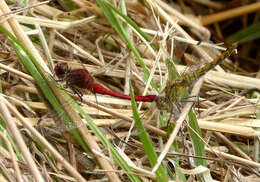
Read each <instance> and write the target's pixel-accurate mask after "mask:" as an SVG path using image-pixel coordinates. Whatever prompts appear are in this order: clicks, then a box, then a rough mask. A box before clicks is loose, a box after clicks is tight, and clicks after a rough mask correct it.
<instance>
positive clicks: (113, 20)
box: [97, 0, 158, 91]
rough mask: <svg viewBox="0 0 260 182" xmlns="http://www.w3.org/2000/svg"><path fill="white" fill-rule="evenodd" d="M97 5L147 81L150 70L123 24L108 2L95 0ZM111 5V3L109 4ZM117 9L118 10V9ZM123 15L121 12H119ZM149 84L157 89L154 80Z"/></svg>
mask: <svg viewBox="0 0 260 182" xmlns="http://www.w3.org/2000/svg"><path fill="white" fill-rule="evenodd" d="M97 3H98V5H99V6H100V8H101V9H102V11H103V13H104V15H105V16H106V18H107V20H108V21H109V22H110V24H111V26H112V27H113V28H114V29H115V30H116V32H117V33H118V34H119V36H120V37H121V38H122V39H123V40H124V41H125V42H126V43H127V45H128V47H129V48H130V50H131V51H132V52H133V54H134V55H135V57H136V59H137V60H138V62H139V64H140V65H141V67H142V68H143V71H144V80H145V82H147V81H148V79H149V76H150V71H149V69H148V68H147V67H146V65H145V63H144V61H143V59H142V57H141V56H140V54H139V52H138V51H137V49H136V48H135V46H134V45H133V43H132V42H131V40H130V38H129V37H128V34H127V32H126V31H125V29H124V26H123V25H122V23H121V22H120V21H119V19H118V17H117V15H116V14H115V13H114V11H113V10H112V9H111V8H110V6H108V5H107V4H108V2H105V1H103V0H97ZM111 6H112V5H111ZM118 11H119V10H118ZM121 14H122V15H123V13H122V12H121ZM151 86H152V88H154V89H155V90H156V91H158V88H157V86H156V85H155V82H154V80H152V81H151Z"/></svg>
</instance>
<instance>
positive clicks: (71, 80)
mask: <svg viewBox="0 0 260 182" xmlns="http://www.w3.org/2000/svg"><path fill="white" fill-rule="evenodd" d="M54 71H55V73H56V75H57V77H59V78H60V79H61V80H65V81H66V85H67V86H70V87H71V88H72V90H73V91H74V92H75V93H76V94H78V95H79V96H80V97H81V96H82V93H81V92H80V91H79V90H78V88H79V89H87V90H89V91H91V92H92V93H94V94H102V95H111V96H114V97H118V98H122V99H128V100H131V97H130V96H129V95H126V94H122V93H118V92H113V91H111V90H108V89H106V88H105V87H103V86H102V85H100V84H98V83H96V82H95V79H94V78H93V77H92V76H91V74H90V73H89V72H88V70H87V69H84V68H80V69H74V70H70V69H69V68H68V65H67V64H66V63H59V64H57V65H56V66H55V68H54ZM75 87H76V88H75ZM156 99H157V96H156V95H147V96H135V100H136V101H142V102H152V101H155V100H156Z"/></svg>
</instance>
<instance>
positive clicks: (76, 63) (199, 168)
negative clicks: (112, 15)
mask: <svg viewBox="0 0 260 182" xmlns="http://www.w3.org/2000/svg"><path fill="white" fill-rule="evenodd" d="M112 2H113V3H118V2H117V1H112ZM0 4H1V5H0V14H5V15H0V19H1V24H2V25H3V26H4V27H5V28H6V29H8V31H10V32H12V33H13V34H14V35H15V36H16V37H17V39H18V40H19V41H20V42H21V43H22V45H23V46H24V47H25V48H27V49H28V50H29V51H30V53H31V54H32V55H33V56H34V58H35V59H36V60H37V62H38V64H39V65H41V67H42V68H43V69H42V71H41V69H40V71H39V72H40V73H41V74H42V75H44V76H45V77H46V78H45V79H47V82H48V84H50V87H51V89H52V90H53V92H54V95H55V97H56V98H57V100H59V102H60V103H61V105H62V108H63V109H64V113H67V114H68V116H69V118H70V119H71V120H72V121H73V122H74V124H73V126H75V125H76V126H77V127H76V128H78V130H79V134H80V135H79V136H80V137H81V138H82V140H81V142H82V143H84V144H82V143H80V142H79V140H78V139H77V138H76V140H75V138H74V137H73V136H75V135H74V134H73V135H71V134H70V132H69V131H68V129H67V127H66V126H65V125H64V124H63V122H62V120H61V115H62V113H59V114H56V112H55V111H54V109H53V107H51V105H50V104H49V103H48V101H47V100H46V98H45V97H44V95H43V94H42V92H41V91H40V89H39V87H38V86H37V84H36V81H35V78H34V77H32V76H31V75H30V74H28V70H26V69H25V67H26V66H24V65H23V64H22V63H21V61H20V59H21V57H19V56H18V55H19V54H18V55H17V54H16V53H15V51H14V48H13V46H12V44H11V43H10V40H8V39H7V36H6V35H4V34H2V36H1V44H0V58H1V63H0V71H1V85H2V94H1V95H0V104H1V105H0V117H1V120H2V122H1V123H2V124H1V127H0V130H1V131H0V136H1V139H2V140H1V144H0V154H1V163H0V168H1V171H2V175H1V178H2V179H1V181H26V180H27V181H56V180H60V181H91V180H92V181H138V180H142V181H148V180H149V181H152V180H157V181H158V179H163V177H162V178H160V177H159V176H160V175H159V174H162V173H163V171H164V172H165V173H166V172H167V175H168V177H169V180H172V181H185V179H184V176H185V178H186V179H187V180H190V181H199V179H204V180H205V181H212V179H214V180H216V181H254V180H255V181H260V178H259V176H260V174H259V173H258V168H260V163H258V160H259V159H258V158H259V139H258V135H259V129H258V127H259V126H260V120H259V110H258V108H259V106H258V105H259V103H258V102H259V101H258V99H259V92H258V91H259V89H260V80H259V79H258V78H257V77H258V74H257V73H255V72H257V71H258V67H257V66H258V65H259V63H257V58H258V59H259V53H258V52H259V51H257V48H255V46H256V45H257V43H256V42H257V40H251V41H248V42H246V43H244V44H241V45H240V46H239V47H238V54H237V55H236V56H234V55H233V56H231V57H230V58H229V59H226V61H225V63H224V65H225V66H224V67H220V66H217V67H216V69H214V70H212V71H210V72H208V73H207V74H206V75H205V76H203V77H202V78H201V79H199V81H197V82H196V83H195V84H194V86H193V89H192V91H190V96H191V98H192V96H197V95H199V99H195V100H196V105H195V107H193V110H194V111H195V113H196V115H197V118H198V120H197V122H198V126H199V128H200V129H201V130H202V135H201V136H200V134H198V133H197V132H198V128H194V126H192V125H191V123H190V122H188V117H187V115H188V113H189V111H190V109H191V107H192V106H193V102H190V103H187V104H186V105H185V106H184V107H183V108H182V109H181V112H177V111H176V112H175V114H174V117H171V119H172V120H171V124H172V123H174V124H175V126H176V128H175V130H174V132H173V133H171V134H170V135H169V136H168V135H167V133H168V132H170V131H171V130H170V129H169V128H167V127H166V123H167V119H168V118H169V117H170V115H171V113H170V112H168V113H167V114H165V115H163V116H162V115H160V112H159V109H158V108H157V107H156V103H140V104H138V109H139V116H140V120H141V121H142V123H143V126H144V127H145V129H146V131H147V132H148V133H149V136H150V138H151V141H152V143H153V147H154V148H153V149H154V150H155V151H156V153H157V154H158V157H159V159H158V161H160V160H163V161H165V162H163V163H162V165H163V166H164V168H161V171H160V168H159V170H158V171H160V172H161V173H160V172H158V171H157V173H155V172H154V171H155V169H157V168H156V167H155V166H157V165H156V164H155V163H154V162H153V161H151V158H150V156H149V154H147V151H146V147H147V146H146V145H149V144H147V143H145V142H144V141H143V140H144V139H142V138H139V137H138V136H140V135H141V134H140V133H139V128H138V126H137V128H136V127H134V125H133V124H134V122H133V112H132V109H131V101H128V100H123V99H117V98H113V97H110V96H102V95H96V96H95V95H94V94H91V93H90V92H88V93H85V94H84V96H83V102H82V103H80V107H81V108H82V110H83V111H84V112H85V113H86V114H88V115H89V116H90V117H91V118H92V120H93V122H94V123H95V124H96V125H97V126H98V127H99V128H100V132H101V133H103V134H104V136H105V138H106V140H104V141H102V137H100V136H99V135H98V134H97V133H98V132H99V131H97V130H95V129H93V127H92V126H88V127H87V124H86V122H85V121H83V118H84V117H85V116H82V113H80V111H78V110H77V109H75V108H77V107H76V106H74V107H75V108H74V107H73V106H72V105H73V104H72V105H71V104H70V102H69V101H67V99H66V98H65V96H64V95H63V94H61V93H60V89H59V88H56V86H55V84H54V83H49V82H52V81H53V80H52V79H48V76H49V74H51V73H53V67H54V66H55V64H56V63H62V62H66V63H68V65H69V67H70V68H71V69H75V68H82V67H84V68H87V69H88V71H89V72H90V73H91V74H92V75H94V76H95V78H96V81H97V82H98V83H100V84H102V85H104V86H105V87H107V88H109V89H111V90H114V91H117V92H124V93H126V94H129V93H130V88H129V82H130V81H131V83H132V85H133V87H134V91H135V95H148V94H155V95H160V96H165V93H164V91H162V90H163V88H160V89H158V90H156V88H155V87H158V88H159V87H164V86H165V85H167V78H168V74H169V73H168V71H167V66H166V65H165V60H166V59H168V58H172V59H174V60H175V61H176V62H178V61H184V63H183V64H182V66H181V65H177V66H176V67H177V69H178V71H179V72H180V73H182V74H183V73H189V72H194V70H196V69H198V68H199V66H195V65H204V64H206V63H208V62H211V61H212V60H214V59H215V58H216V57H217V56H219V55H220V54H221V52H222V51H223V50H225V47H227V46H221V45H216V44H212V43H210V40H209V39H211V40H215V41H216V40H218V42H224V40H225V37H227V36H229V35H230V34H231V33H230V32H231V31H230V30H229V29H230V28H231V29H233V30H232V31H233V33H234V32H236V31H239V29H241V26H235V25H236V24H237V22H238V21H239V19H241V20H242V22H243V27H244V28H245V27H246V25H247V24H249V23H252V22H251V21H249V19H247V16H248V15H247V14H248V13H253V15H252V14H251V15H250V17H253V16H255V20H254V21H255V22H256V20H257V17H258V16H257V13H255V14H256V15H255V14H254V12H255V11H257V10H259V9H260V3H254V4H250V5H239V6H238V5H236V4H233V3H224V2H217V1H216V2H214V3H213V2H212V1H203V2H201V1H199V0H196V1H195V0H194V1H192V3H187V4H183V2H182V1H178V3H176V2H175V3H173V2H172V1H160V0H153V1H151V0H147V1H145V5H143V4H141V3H140V2H138V1H130V0H129V1H126V7H124V6H123V5H122V6H118V7H119V9H121V10H122V12H124V13H127V15H128V16H129V17H130V18H131V19H132V20H133V21H134V22H136V24H137V25H138V26H139V27H140V28H141V30H142V31H144V32H146V33H147V34H148V35H149V36H150V38H151V39H152V41H151V42H149V41H147V40H145V38H144V37H143V36H142V35H140V32H138V31H137V30H136V29H135V28H133V27H131V26H130V25H129V22H128V21H126V20H125V19H124V18H122V17H120V16H118V17H120V20H121V21H122V22H124V24H123V25H124V26H125V27H124V28H125V30H126V33H127V37H129V40H131V42H132V43H133V45H134V46H135V48H136V49H137V50H138V52H139V53H140V55H141V56H140V58H138V56H137V55H136V54H135V53H133V52H134V51H133V49H131V48H130V49H129V44H127V43H126V42H125V40H123V38H122V36H121V37H120V34H118V32H116V31H115V29H114V28H115V27H112V26H111V25H110V23H109V21H108V20H107V15H106V14H104V13H103V9H102V8H100V7H99V5H98V4H97V3H96V2H95V1H81V0H74V1H70V2H69V3H68V4H66V3H65V2H64V1H57V2H56V1H55V2H49V3H48V4H44V3H41V4H38V2H37V3H36V4H34V5H31V4H28V5H27V6H28V8H24V9H21V11H13V12H10V11H11V9H13V8H15V7H17V6H18V3H10V4H8V5H7V4H6V2H5V1H3V0H1V1H0ZM123 4H124V3H123ZM114 5H115V4H114ZM19 6H20V5H19ZM20 7H21V6H20ZM225 7H226V8H225ZM208 8H211V9H212V10H211V15H209V14H210V13H209V11H208ZM180 12H181V13H180ZM206 25H207V27H205V26H206ZM235 29H236V30H235ZM33 30H34V31H33ZM35 30H36V31H35ZM25 32H27V33H31V34H32V35H29V36H27V35H26V34H25ZM237 41H239V40H237ZM130 50H132V51H133V52H131V51H130ZM140 60H141V61H143V62H144V64H145V65H146V68H148V69H147V70H149V72H150V73H151V74H150V75H149V77H146V76H147V75H146V73H147V72H146V71H144V69H145V68H144V66H143V65H142V63H141V62H140ZM240 60H249V61H248V62H247V64H246V63H244V62H243V63H240V62H239V61H240ZM241 62H242V61H241ZM34 64H35V63H34ZM46 65H48V66H46ZM183 65H185V66H183ZM186 65H188V66H186ZM191 65H193V66H191ZM188 67H189V68H188ZM256 67H257V69H256ZM223 68H224V69H223ZM37 69H38V67H37ZM168 69H169V68H168ZM29 72H30V71H29ZM153 83H155V85H153ZM38 84H39V83H38ZM67 90H68V92H69V93H71V92H72V91H71V90H69V89H67ZM161 91H162V92H161ZM246 91H248V92H246ZM72 97H73V98H74V99H75V100H78V102H80V101H79V100H80V99H79V98H78V97H77V96H75V95H72ZM166 97H167V96H166ZM253 97H254V98H253ZM193 100H194V99H193ZM198 100H200V101H199V102H197V101H198ZM79 113H80V114H79ZM161 114H162V113H161ZM135 119H136V118H135ZM39 121H40V122H39ZM3 122H5V123H6V124H3ZM195 122H196V121H195ZM4 125H6V126H7V128H8V129H7V130H5V129H4V127H3V126H4ZM32 126H34V127H32ZM171 126H172V125H171ZM178 126H179V127H178ZM192 131H195V132H194V133H195V135H196V137H197V139H198V140H199V141H200V142H201V141H202V143H204V145H205V147H203V148H202V149H201V150H202V153H203V151H204V150H205V152H206V155H205V156H203V155H202V156H196V154H197V151H195V150H196V149H194V146H195V145H199V144H197V143H196V140H194V139H193V138H192V137H191V132H192ZM7 132H8V133H9V134H10V135H7ZM33 135H34V136H33ZM108 141H110V142H111V143H112V144H113V145H114V146H116V147H115V148H112V147H110V143H109V142H108ZM173 141H176V142H175V143H174V142H173ZM106 142H107V143H106ZM4 143H5V144H4ZM79 143H80V144H79ZM12 146H13V147H12ZM84 146H87V147H88V148H89V149H90V150H89V151H88V152H89V153H88V154H86V152H87V149H86V148H84ZM167 146H168V147H167ZM117 147H118V148H117ZM115 151H116V152H115ZM117 155H119V156H121V158H122V159H123V160H124V161H125V163H126V164H128V165H129V166H128V168H130V169H131V170H127V168H123V167H122V163H120V162H118V160H119V161H120V160H121V158H120V159H118V158H119V157H118V158H117V159H115V158H116V156H117ZM150 155H151V154H150ZM165 156H167V158H165ZM195 159H199V160H201V161H200V162H201V163H200V164H201V165H198V163H197V162H196V161H195ZM154 160H155V161H157V156H156V159H154ZM203 161H207V163H204V164H206V165H204V166H203ZM149 162H150V163H149ZM173 163H175V168H174V167H173ZM157 164H158V165H159V164H161V163H157ZM166 166H167V168H168V170H166V169H165V168H166ZM154 167H155V168H154ZM163 169H164V170H163ZM126 171H127V172H126ZM126 174H127V175H126ZM171 175H173V176H174V178H171ZM135 177H136V178H135Z"/></svg>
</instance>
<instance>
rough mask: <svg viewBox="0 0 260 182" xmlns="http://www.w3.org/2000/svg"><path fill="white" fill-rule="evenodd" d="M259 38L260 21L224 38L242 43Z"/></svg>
mask: <svg viewBox="0 0 260 182" xmlns="http://www.w3.org/2000/svg"><path fill="white" fill-rule="evenodd" d="M259 38H260V22H258V23H255V24H253V25H250V26H248V27H246V28H244V29H243V30H241V31H239V32H236V33H234V34H232V35H231V36H229V37H228V38H226V42H228V43H233V42H239V43H240V44H241V43H244V42H248V41H251V40H255V39H259Z"/></svg>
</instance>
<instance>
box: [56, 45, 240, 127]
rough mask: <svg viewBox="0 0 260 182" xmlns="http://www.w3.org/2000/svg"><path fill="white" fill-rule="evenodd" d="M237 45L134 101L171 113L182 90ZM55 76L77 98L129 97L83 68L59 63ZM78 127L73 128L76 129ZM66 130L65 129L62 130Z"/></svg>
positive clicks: (221, 60)
mask: <svg viewBox="0 0 260 182" xmlns="http://www.w3.org/2000/svg"><path fill="white" fill-rule="evenodd" d="M236 47H237V44H236V43H234V44H232V46H231V47H229V48H228V49H227V50H226V51H224V52H223V53H222V54H221V55H220V56H218V57H217V58H216V59H214V60H213V61H212V62H210V63H208V64H205V65H204V66H203V67H201V68H199V69H197V70H196V71H194V72H191V73H187V74H182V75H181V76H180V77H179V78H177V79H175V80H171V79H169V78H168V82H167V86H166V87H165V88H164V89H163V91H162V93H164V96H161V94H160V95H146V96H135V100H136V101H142V102H153V101H155V102H156V105H157V107H158V109H160V110H167V111H168V112H173V110H174V107H176V105H174V104H177V105H178V103H180V102H181V99H182V97H181V93H182V89H183V88H185V87H189V86H191V85H192V84H193V83H194V82H195V81H197V80H198V79H199V78H201V77H202V76H203V75H205V74H206V73H207V72H208V71H210V70H212V69H213V68H214V67H215V66H217V65H219V64H221V63H222V62H223V61H224V60H225V59H226V58H228V57H229V56H230V55H231V54H232V53H233V52H234V51H235V50H236ZM54 71H55V74H56V76H57V77H58V78H59V79H60V80H61V81H65V82H66V85H67V87H70V88H71V89H72V90H73V91H74V92H75V93H76V94H78V96H79V97H82V95H83V94H82V93H81V91H82V90H83V91H84V92H85V90H87V91H90V92H92V93H93V94H102V95H110V96H113V97H117V98H122V99H128V100H130V99H131V97H130V96H129V95H126V94H122V93H117V92H114V91H111V90H108V89H106V88H105V87H103V86H102V85H100V84H98V83H97V82H96V81H95V79H94V77H93V76H92V75H91V74H90V73H89V72H88V70H87V69H85V68H79V69H73V70H71V69H69V67H68V64H66V63H59V64H57V65H56V66H55V68H54ZM78 127H80V126H75V128H78ZM64 130H66V129H64Z"/></svg>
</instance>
